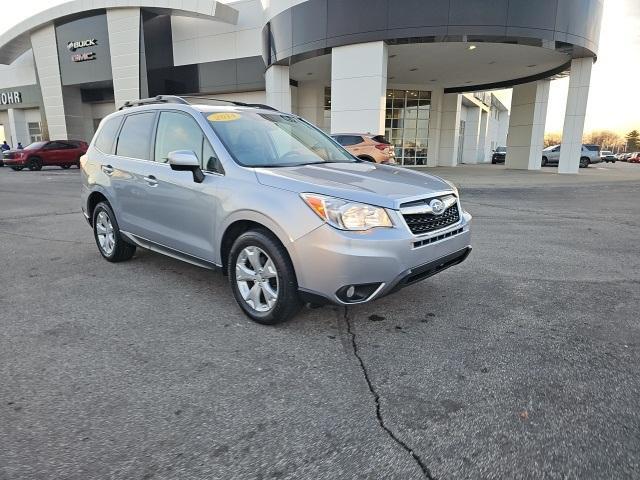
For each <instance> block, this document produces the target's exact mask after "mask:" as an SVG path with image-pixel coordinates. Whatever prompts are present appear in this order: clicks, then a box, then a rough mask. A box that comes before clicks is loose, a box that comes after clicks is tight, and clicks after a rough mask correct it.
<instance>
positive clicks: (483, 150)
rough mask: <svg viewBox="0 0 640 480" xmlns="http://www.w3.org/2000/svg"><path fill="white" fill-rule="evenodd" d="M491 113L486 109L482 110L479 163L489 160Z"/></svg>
mask: <svg viewBox="0 0 640 480" xmlns="http://www.w3.org/2000/svg"><path fill="white" fill-rule="evenodd" d="M489 113H490V112H487V111H485V110H481V111H480V137H479V138H478V157H477V159H478V163H486V161H487V144H490V143H491V140H489V138H488V137H489Z"/></svg>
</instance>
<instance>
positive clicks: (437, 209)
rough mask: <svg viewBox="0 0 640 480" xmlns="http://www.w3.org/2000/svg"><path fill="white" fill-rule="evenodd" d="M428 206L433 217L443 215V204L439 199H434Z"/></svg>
mask: <svg viewBox="0 0 640 480" xmlns="http://www.w3.org/2000/svg"><path fill="white" fill-rule="evenodd" d="M429 206H430V207H431V211H432V212H433V213H434V215H442V214H443V213H444V202H443V201H442V200H440V199H439V198H434V199H433V200H431V201H430V202H429Z"/></svg>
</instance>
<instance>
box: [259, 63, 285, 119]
mask: <svg viewBox="0 0 640 480" xmlns="http://www.w3.org/2000/svg"><path fill="white" fill-rule="evenodd" d="M264 79H265V87H266V90H267V105H269V106H271V107H273V108H275V109H277V110H280V111H281V112H286V113H291V79H290V77H289V67H287V66H283V65H272V66H271V67H269V68H268V69H267V71H266V73H265V77H264Z"/></svg>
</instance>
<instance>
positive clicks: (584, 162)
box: [542, 144, 602, 168]
mask: <svg viewBox="0 0 640 480" xmlns="http://www.w3.org/2000/svg"><path fill="white" fill-rule="evenodd" d="M560 148H561V145H552V146H550V147H547V148H545V149H544V150H542V166H543V167H546V166H547V165H557V164H558V163H559V162H560ZM600 162H602V158H601V156H600V147H599V146H598V145H591V144H584V145H582V151H581V154H580V168H587V167H588V166H589V165H591V164H593V163H600Z"/></svg>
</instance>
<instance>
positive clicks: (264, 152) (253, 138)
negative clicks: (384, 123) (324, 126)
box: [204, 112, 357, 167]
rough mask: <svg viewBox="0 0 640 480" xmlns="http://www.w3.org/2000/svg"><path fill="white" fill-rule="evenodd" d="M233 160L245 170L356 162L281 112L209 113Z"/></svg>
mask: <svg viewBox="0 0 640 480" xmlns="http://www.w3.org/2000/svg"><path fill="white" fill-rule="evenodd" d="M204 115H205V117H206V118H207V120H208V121H209V124H210V125H211V128H213V131H214V132H215V133H216V135H217V136H218V138H219V139H220V141H221V142H222V143H223V144H224V146H225V147H226V148H227V151H228V152H229V153H230V154H231V156H232V157H233V158H234V160H235V161H236V162H237V163H239V164H240V165H242V166H245V167H293V166H300V165H310V164H318V163H337V162H339V163H350V162H357V160H356V159H355V158H354V157H353V156H351V154H349V153H348V152H347V151H346V150H344V149H343V148H342V147H340V146H339V145H338V144H337V143H336V142H335V141H333V140H332V139H330V138H329V137H327V136H326V135H325V134H324V133H322V132H321V131H319V130H317V129H316V128H314V127H312V126H311V125H309V124H308V123H306V122H304V121H302V120H301V119H299V118H297V117H294V116H291V115H286V114H283V113H279V112H274V113H259V112H206V113H205V114H204Z"/></svg>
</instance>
